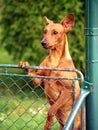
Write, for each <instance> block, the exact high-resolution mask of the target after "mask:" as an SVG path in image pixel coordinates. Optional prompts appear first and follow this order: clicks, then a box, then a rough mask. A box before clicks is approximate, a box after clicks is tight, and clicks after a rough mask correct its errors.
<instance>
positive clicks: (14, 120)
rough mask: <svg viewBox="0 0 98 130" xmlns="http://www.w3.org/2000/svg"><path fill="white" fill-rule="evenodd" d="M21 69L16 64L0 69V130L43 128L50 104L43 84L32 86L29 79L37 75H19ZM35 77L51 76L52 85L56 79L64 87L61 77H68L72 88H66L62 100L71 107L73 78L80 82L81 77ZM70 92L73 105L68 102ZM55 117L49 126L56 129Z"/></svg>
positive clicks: (34, 129) (35, 129) (39, 129)
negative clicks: (65, 94)
mask: <svg viewBox="0 0 98 130" xmlns="http://www.w3.org/2000/svg"><path fill="white" fill-rule="evenodd" d="M45 69H46V68H45ZM67 71H70V70H67ZM20 72H21V70H20V68H18V67H13V66H12V68H11V66H10V67H8V66H6V68H5V67H4V66H2V67H1V68H0V130H43V128H44V125H45V122H46V117H47V112H48V110H49V107H50V106H49V103H48V102H47V100H46V97H45V91H44V86H42V85H40V86H39V87H37V88H35V87H34V85H33V82H32V80H34V79H35V78H36V76H35V77H30V76H28V75H25V74H20ZM37 78H44V80H47V79H49V78H51V79H53V78H54V79H53V82H51V85H50V86H51V87H53V86H54V84H55V82H58V81H59V82H60V84H62V86H64V83H63V82H62V80H71V81H72V89H71V91H70V90H69V89H67V88H66V91H68V92H69V95H67V97H66V99H64V100H66V103H67V104H68V105H70V106H71V107H73V106H74V91H75V90H74V82H75V81H76V80H79V82H80V80H81V76H80V78H77V79H74V78H73V79H66V78H64V77H53V76H52V77H43V76H42V77H37ZM47 82H48V80H47ZM54 89H55V88H54ZM55 91H56V90H55ZM70 95H71V97H72V101H73V103H72V104H69V103H68V102H67V101H68V98H69V96H70ZM54 96H55V95H54ZM64 114H66V113H64ZM54 120H55V122H54V125H53V127H52V129H53V130H57V129H58V128H59V123H58V121H57V120H56V118H55V119H54ZM73 129H74V128H73Z"/></svg>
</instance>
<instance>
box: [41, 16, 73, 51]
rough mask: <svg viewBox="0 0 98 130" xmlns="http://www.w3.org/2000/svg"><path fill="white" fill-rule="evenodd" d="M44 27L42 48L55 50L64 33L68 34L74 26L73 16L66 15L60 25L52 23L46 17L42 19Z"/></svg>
mask: <svg viewBox="0 0 98 130" xmlns="http://www.w3.org/2000/svg"><path fill="white" fill-rule="evenodd" d="M44 20H45V22H46V27H45V29H44V33H43V39H42V41H41V44H42V46H43V47H44V48H45V49H55V47H56V46H57V45H59V44H60V43H61V42H62V41H64V39H65V37H66V35H65V34H66V33H67V32H69V31H70V30H71V29H72V28H73V26H74V15H73V14H68V15H67V16H65V17H64V19H63V20H62V21H61V22H60V23H54V22H53V21H52V20H49V19H48V18H47V17H46V16H45V17H44Z"/></svg>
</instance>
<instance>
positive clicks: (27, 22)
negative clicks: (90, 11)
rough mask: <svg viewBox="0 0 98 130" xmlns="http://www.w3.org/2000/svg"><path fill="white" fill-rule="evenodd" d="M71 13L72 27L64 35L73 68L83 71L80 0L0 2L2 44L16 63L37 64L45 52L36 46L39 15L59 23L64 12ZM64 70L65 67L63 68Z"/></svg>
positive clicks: (42, 25) (81, 9) (82, 14)
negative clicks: (0, 8)
mask: <svg viewBox="0 0 98 130" xmlns="http://www.w3.org/2000/svg"><path fill="white" fill-rule="evenodd" d="M70 12H72V13H74V14H75V27H74V29H73V31H71V32H70V33H69V34H68V39H69V48H70V52H71V55H72V57H73V60H74V62H75V65H76V67H77V68H78V69H80V70H82V71H83V72H84V68H85V64H84V1H82V0H78V1H77V0H74V1H71V2H70V1H69V0H62V1H59V0H54V1H52V0H48V1H47V0H43V1H40V0H36V1H35V0H3V10H2V26H3V31H2V34H3V37H2V42H1V43H0V44H2V45H3V46H4V47H5V48H6V49H7V51H8V52H9V53H10V54H11V55H12V57H13V59H14V60H16V61H17V62H18V61H20V60H26V61H29V62H30V63H31V64H32V65H39V63H40V62H41V61H42V59H43V58H44V57H45V55H46V54H47V53H48V52H46V51H45V50H44V49H43V48H42V47H41V45H40V41H41V38H42V33H43V28H44V25H45V24H44V22H43V16H44V15H46V16H47V17H48V18H49V19H51V20H54V21H55V22H59V21H60V20H61V19H62V18H63V17H64V16H65V15H66V14H68V13H70ZM65 67H66V66H65Z"/></svg>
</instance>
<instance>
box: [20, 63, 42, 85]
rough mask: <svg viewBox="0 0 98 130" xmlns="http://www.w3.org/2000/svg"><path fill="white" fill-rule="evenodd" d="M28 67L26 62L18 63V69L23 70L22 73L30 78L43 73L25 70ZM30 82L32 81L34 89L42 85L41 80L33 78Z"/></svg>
mask: <svg viewBox="0 0 98 130" xmlns="http://www.w3.org/2000/svg"><path fill="white" fill-rule="evenodd" d="M28 66H30V65H29V63H28V62H20V63H19V67H21V68H24V71H25V72H26V73H27V74H28V75H30V76H35V77H37V76H39V75H41V74H42V73H43V72H42V71H43V70H38V71H37V72H35V70H34V69H29V68H26V67H28ZM32 81H33V83H34V86H35V87H37V86H39V85H40V84H41V83H42V79H41V78H34V79H33V80H32Z"/></svg>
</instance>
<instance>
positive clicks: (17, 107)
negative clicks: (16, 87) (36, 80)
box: [0, 93, 58, 130]
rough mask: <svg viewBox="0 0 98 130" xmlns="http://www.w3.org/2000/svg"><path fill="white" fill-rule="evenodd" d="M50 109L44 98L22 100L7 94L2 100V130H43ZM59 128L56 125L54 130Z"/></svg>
mask: <svg viewBox="0 0 98 130" xmlns="http://www.w3.org/2000/svg"><path fill="white" fill-rule="evenodd" d="M32 95H33V94H32ZM48 108H49V106H48V104H47V102H46V99H45V98H43V97H42V99H41V98H37V99H36V98H35V96H34V97H33V96H32V97H31V98H28V97H24V98H23V97H22V98H21V96H20V95H15V96H12V95H10V93H7V94H6V96H3V97H2V96H1V98H0V110H1V111H0V130H31V129H32V130H43V128H44V124H45V121H46V114H47V111H48ZM57 127H58V124H55V125H54V127H53V130H55V129H57Z"/></svg>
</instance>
